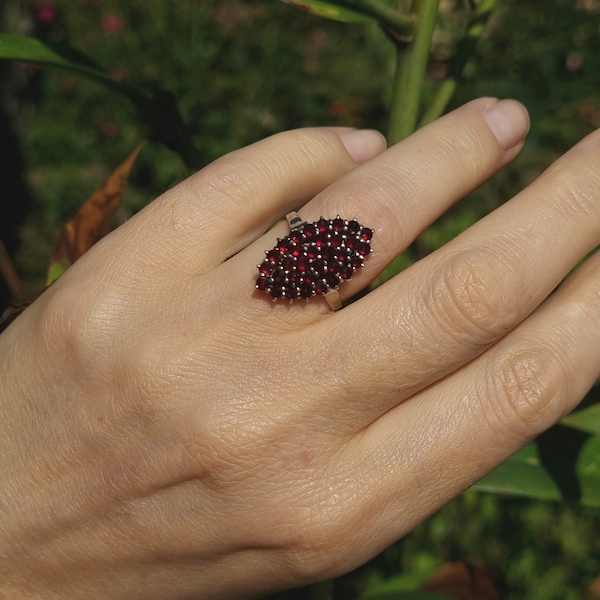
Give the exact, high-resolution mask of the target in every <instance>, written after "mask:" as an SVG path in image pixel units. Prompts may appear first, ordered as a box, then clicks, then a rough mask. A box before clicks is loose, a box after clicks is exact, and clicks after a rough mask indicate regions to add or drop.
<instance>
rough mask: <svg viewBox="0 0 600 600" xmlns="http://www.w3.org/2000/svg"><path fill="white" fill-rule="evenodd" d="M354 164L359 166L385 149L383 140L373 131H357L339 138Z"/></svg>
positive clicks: (385, 145) (379, 134)
mask: <svg viewBox="0 0 600 600" xmlns="http://www.w3.org/2000/svg"><path fill="white" fill-rule="evenodd" d="M340 140H342V143H343V144H344V146H346V150H348V154H350V156H351V157H352V158H353V160H354V162H355V163H357V164H361V163H364V162H366V161H367V160H369V159H370V158H373V157H374V156H377V155H378V154H381V153H382V152H383V151H384V150H385V149H386V147H387V143H386V141H385V138H384V137H383V135H381V133H379V131H375V130H374V129H357V130H355V131H348V132H347V133H343V134H342V135H341V136H340Z"/></svg>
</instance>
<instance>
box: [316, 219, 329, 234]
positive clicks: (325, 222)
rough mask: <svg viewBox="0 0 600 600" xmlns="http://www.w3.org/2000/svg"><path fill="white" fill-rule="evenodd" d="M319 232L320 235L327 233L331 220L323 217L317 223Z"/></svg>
mask: <svg viewBox="0 0 600 600" xmlns="http://www.w3.org/2000/svg"><path fill="white" fill-rule="evenodd" d="M317 231H318V232H319V233H327V231H329V219H324V218H323V217H321V218H320V219H319V220H318V221H317Z"/></svg>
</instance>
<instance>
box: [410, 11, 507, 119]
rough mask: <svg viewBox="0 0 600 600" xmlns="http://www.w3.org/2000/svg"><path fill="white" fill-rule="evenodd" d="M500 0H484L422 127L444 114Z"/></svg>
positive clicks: (430, 106)
mask: <svg viewBox="0 0 600 600" xmlns="http://www.w3.org/2000/svg"><path fill="white" fill-rule="evenodd" d="M497 4H498V0H483V2H482V3H481V4H480V5H479V7H478V8H477V10H476V11H475V13H474V14H473V16H472V17H471V19H470V20H469V23H468V24H467V28H466V30H465V35H464V37H463V38H462V39H461V41H460V43H459V44H458V48H457V49H456V54H455V55H454V57H453V59H452V62H451V63H450V66H449V68H448V75H447V76H446V79H444V81H443V82H442V83H441V85H440V87H439V88H438V90H437V92H436V94H435V96H434V98H433V100H432V101H431V104H430V105H429V106H428V108H427V111H426V112H425V114H424V115H423V118H422V119H421V123H420V126H421V127H422V126H423V125H426V124H427V123H431V122H432V121H435V120H436V119H437V118H439V117H440V116H441V115H443V114H444V112H445V111H446V108H447V107H448V104H449V103H450V100H452V96H454V93H455V92H456V88H457V87H458V84H459V82H460V80H461V79H462V76H463V71H464V69H465V65H466V64H467V61H468V60H469V58H470V57H471V56H473V52H474V50H475V46H476V45H477V42H478V41H479V39H480V38H481V36H482V35H483V32H484V30H485V26H486V24H487V22H488V19H489V18H490V15H491V14H492V13H493V12H494V10H496V6H497Z"/></svg>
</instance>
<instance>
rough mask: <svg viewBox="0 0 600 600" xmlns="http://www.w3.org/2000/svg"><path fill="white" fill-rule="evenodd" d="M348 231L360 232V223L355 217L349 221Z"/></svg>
mask: <svg viewBox="0 0 600 600" xmlns="http://www.w3.org/2000/svg"><path fill="white" fill-rule="evenodd" d="M348 231H349V232H350V233H358V232H359V231H360V223H359V222H358V221H355V220H354V219H353V220H352V221H348Z"/></svg>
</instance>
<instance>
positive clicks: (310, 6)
mask: <svg viewBox="0 0 600 600" xmlns="http://www.w3.org/2000/svg"><path fill="white" fill-rule="evenodd" d="M282 1H283V2H285V3H286V4H290V5H291V6H295V7H296V8H300V9H302V10H305V11H307V12H310V13H312V14H314V15H317V16H319V17H324V18H326V19H332V20H333V21H342V22H344V23H364V22H369V21H374V20H375V17H374V16H372V15H370V14H368V13H367V12H365V11H364V10H362V9H361V8H359V7H358V6H355V5H354V4H353V3H352V2H347V1H345V0H282Z"/></svg>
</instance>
